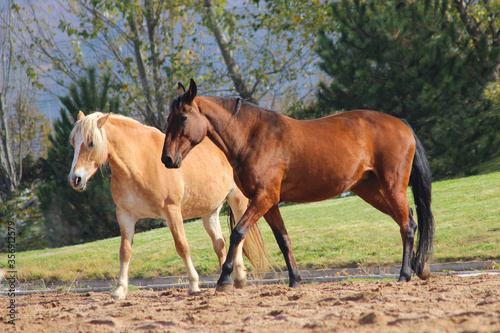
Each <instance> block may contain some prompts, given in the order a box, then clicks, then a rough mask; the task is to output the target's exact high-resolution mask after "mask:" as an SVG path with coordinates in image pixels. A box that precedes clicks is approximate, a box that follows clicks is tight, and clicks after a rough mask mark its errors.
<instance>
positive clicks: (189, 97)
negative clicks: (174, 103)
mask: <svg viewBox="0 0 500 333" xmlns="http://www.w3.org/2000/svg"><path fill="white" fill-rule="evenodd" d="M197 92H198V88H197V87H196V82H194V80H193V79H191V80H190V81H189V89H188V91H187V93H186V95H185V96H186V97H185V102H186V103H187V104H191V102H192V101H193V100H194V98H195V97H196V93H197Z"/></svg>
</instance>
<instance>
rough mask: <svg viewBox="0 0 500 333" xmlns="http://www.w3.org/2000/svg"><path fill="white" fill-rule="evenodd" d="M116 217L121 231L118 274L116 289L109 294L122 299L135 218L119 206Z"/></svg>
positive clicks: (125, 286)
mask: <svg viewBox="0 0 500 333" xmlns="http://www.w3.org/2000/svg"><path fill="white" fill-rule="evenodd" d="M116 218H117V219H118V223H119V225H120V232H121V245H120V276H119V277H118V284H117V286H116V289H115V290H114V291H113V292H112V293H111V295H112V296H113V297H116V298H118V299H124V298H125V297H126V296H127V291H128V268H129V264H130V255H131V252H132V243H133V239H134V232H135V229H134V228H135V223H136V222H137V218H136V217H135V216H133V215H132V214H129V213H128V212H126V211H124V210H122V209H120V208H119V207H118V208H117V209H116Z"/></svg>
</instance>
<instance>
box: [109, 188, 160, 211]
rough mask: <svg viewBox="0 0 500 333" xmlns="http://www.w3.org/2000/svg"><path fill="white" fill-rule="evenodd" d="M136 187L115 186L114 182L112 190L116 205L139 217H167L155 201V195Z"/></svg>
mask: <svg viewBox="0 0 500 333" xmlns="http://www.w3.org/2000/svg"><path fill="white" fill-rule="evenodd" d="M136 187H137V186H132V185H130V186H126V185H125V184H115V185H114V186H113V183H112V187H111V192H112V195H113V199H114V201H115V203H116V205H117V206H119V207H121V208H123V209H125V210H127V211H128V212H129V213H131V214H133V215H135V216H136V217H138V218H148V217H149V218H165V216H164V213H163V211H162V210H161V209H160V207H159V206H158V203H157V202H155V200H154V196H151V195H148V194H147V193H146V192H145V191H143V190H142V189H138V188H136Z"/></svg>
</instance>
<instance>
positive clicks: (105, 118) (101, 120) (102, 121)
mask: <svg viewBox="0 0 500 333" xmlns="http://www.w3.org/2000/svg"><path fill="white" fill-rule="evenodd" d="M108 117H109V113H108V114H107V115H105V116H103V117H99V119H97V127H98V128H99V129H101V128H102V127H103V126H104V124H106V121H108Z"/></svg>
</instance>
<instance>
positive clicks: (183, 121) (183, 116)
mask: <svg viewBox="0 0 500 333" xmlns="http://www.w3.org/2000/svg"><path fill="white" fill-rule="evenodd" d="M187 119H188V117H187V116H185V115H182V116H180V117H179V121H180V122H181V123H183V124H184V123H185V122H186V120H187Z"/></svg>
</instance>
